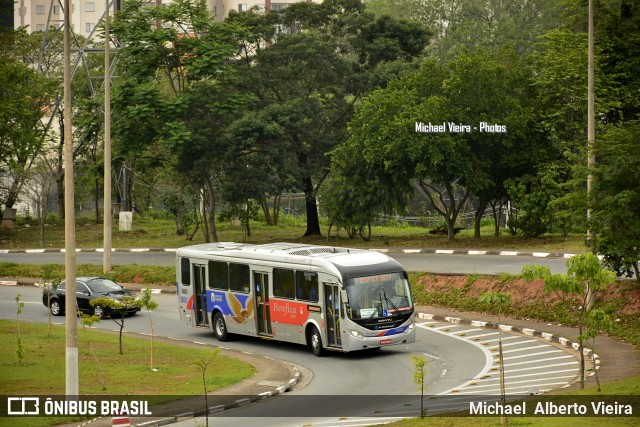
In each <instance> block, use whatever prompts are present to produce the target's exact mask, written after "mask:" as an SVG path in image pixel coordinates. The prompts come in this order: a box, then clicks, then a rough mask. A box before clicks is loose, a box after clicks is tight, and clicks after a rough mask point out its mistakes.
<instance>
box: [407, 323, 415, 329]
mask: <svg viewBox="0 0 640 427" xmlns="http://www.w3.org/2000/svg"><path fill="white" fill-rule="evenodd" d="M415 327H416V324H415V323H410V324H409V327H408V328H407V330H408V331H410V330H412V329H413V328H415Z"/></svg>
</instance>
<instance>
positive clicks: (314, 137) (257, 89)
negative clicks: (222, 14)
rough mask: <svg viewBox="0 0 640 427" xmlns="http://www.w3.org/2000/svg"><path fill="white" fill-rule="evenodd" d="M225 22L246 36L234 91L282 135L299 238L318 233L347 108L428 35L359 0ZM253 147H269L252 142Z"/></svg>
mask: <svg viewBox="0 0 640 427" xmlns="http://www.w3.org/2000/svg"><path fill="white" fill-rule="evenodd" d="M229 21H231V22H237V23H242V24H243V25H245V26H248V31H249V33H250V35H249V36H247V37H246V39H245V41H244V44H243V45H242V47H241V50H240V51H241V53H242V54H243V56H242V58H241V60H239V61H238V62H237V63H236V66H237V70H238V75H239V76H241V77H242V79H241V81H240V84H239V85H238V86H237V88H238V90H245V91H247V90H248V91H249V92H250V93H251V94H252V95H253V96H254V97H255V98H256V102H255V103H254V104H253V107H252V111H253V117H254V120H255V122H256V124H257V123H258V121H263V123H264V125H266V126H268V122H264V120H265V119H267V120H269V121H271V123H273V124H276V125H277V126H278V127H279V129H281V130H282V132H283V139H284V141H286V144H287V147H288V149H287V150H286V152H287V153H288V155H289V156H290V158H291V159H292V160H293V161H287V162H286V164H287V165H288V170H289V172H288V173H289V175H290V176H291V177H292V178H293V181H295V182H296V185H295V188H297V189H298V190H301V191H303V192H304V193H305V199H306V214H307V229H306V232H305V235H318V234H320V223H319V217H318V209H317V204H316V196H317V190H318V188H319V187H320V185H321V184H322V183H323V182H324V180H325V178H326V176H327V174H328V171H329V159H328V158H327V156H326V153H327V152H329V151H331V150H332V149H333V148H334V147H336V146H337V145H338V144H340V143H341V142H343V141H344V140H345V139H346V125H347V122H348V120H349V119H350V118H351V117H352V115H353V107H354V104H355V103H356V102H357V101H358V100H359V99H360V98H361V96H362V95H363V94H365V93H367V92H368V91H370V90H371V89H372V85H373V84H374V82H376V83H377V84H385V82H386V77H385V76H388V70H389V68H388V67H390V66H391V65H390V64H396V65H398V66H400V67H401V66H402V64H409V63H411V61H412V59H413V58H414V57H416V56H417V55H419V54H420V53H421V52H422V50H423V49H424V47H425V45H426V43H427V41H428V36H429V33H428V32H427V31H426V29H424V28H423V27H422V26H421V25H419V24H416V23H410V22H407V21H401V20H397V19H392V18H389V17H382V18H378V19H376V18H374V16H373V15H372V14H369V13H366V12H365V11H364V6H363V4H362V2H361V1H360V0H327V1H325V2H323V3H322V4H311V3H296V4H293V5H291V6H289V7H288V8H286V9H284V10H282V11H272V12H271V13H269V14H267V15H264V16H259V15H257V14H255V13H254V12H252V11H249V12H244V13H239V14H232V15H231V16H230V18H229ZM273 25H275V26H276V28H279V29H280V31H279V32H278V33H274V32H273V31H272V29H271V28H273V27H272V26H273ZM265 45H268V47H267V48H264V47H263V46H265ZM259 113H260V114H259ZM242 120H245V121H246V120H247V118H246V117H245V118H243V119H242ZM232 129H235V131H238V130H239V128H238V127H234V128H232ZM255 144H257V145H265V144H270V142H269V141H268V140H264V139H260V138H258V139H255ZM290 181H292V180H290ZM273 191H275V193H271V194H270V195H271V196H276V197H277V196H278V194H277V191H278V189H277V188H274V189H273Z"/></svg>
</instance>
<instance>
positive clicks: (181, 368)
mask: <svg viewBox="0 0 640 427" xmlns="http://www.w3.org/2000/svg"><path fill="white" fill-rule="evenodd" d="M19 328H20V337H21V342H22V348H23V354H24V357H23V359H22V362H21V363H18V360H17V356H16V351H17V349H18V341H17V336H18V335H17V332H18V324H17V323H16V322H14V321H7V320H0V337H2V341H3V342H4V343H5V344H4V346H3V347H4V349H5V351H2V352H0V366H1V372H2V374H1V375H0V389H1V390H2V391H3V394H11V395H57V396H60V395H64V394H65V369H64V366H65V329H64V326H55V325H54V326H52V329H51V336H48V335H47V325H39V324H33V323H25V322H20V324H19ZM78 351H79V354H78V363H79V372H80V393H81V394H82V395H99V394H102V395H127V394H131V393H135V394H136V395H158V396H159V398H158V400H159V401H162V397H161V396H162V395H172V396H174V395H186V396H190V395H191V396H193V395H202V393H203V384H202V371H201V370H200V368H198V367H197V365H196V362H197V361H198V360H202V359H203V358H206V355H207V353H206V351H207V350H205V349H202V350H200V349H194V348H193V347H187V346H181V345H175V344H166V343H162V342H158V341H157V340H156V342H155V343H154V368H155V369H156V370H155V371H153V370H151V366H150V341H149V340H147V339H141V338H132V337H128V336H124V337H123V353H124V354H123V355H120V354H119V351H118V335H117V334H112V333H104V332H97V331H94V330H82V329H80V330H78ZM208 351H209V352H210V350H208ZM209 354H210V353H209ZM100 369H102V370H103V373H101V372H100ZM253 374H254V368H253V366H251V365H249V364H247V363H245V362H242V361H240V360H237V359H234V358H229V357H225V356H222V355H217V356H216V357H215V359H214V361H213V362H212V364H211V365H210V367H209V368H208V369H207V389H208V390H210V391H213V390H216V389H219V388H222V387H225V386H228V385H230V384H234V383H236V382H239V381H241V380H243V379H245V378H248V377H250V376H251V375H253ZM8 421H10V423H8V424H7V423H5V422H8ZM22 421H24V422H23V423H22V424H20V422H22ZM55 421H56V422H57V423H59V422H61V421H62V419H61V418H56V419H55ZM51 422H52V419H48V418H23V419H19V418H11V420H7V419H4V420H3V419H0V425H12V426H13V425H24V426H38V425H50V424H51Z"/></svg>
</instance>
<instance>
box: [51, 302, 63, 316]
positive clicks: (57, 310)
mask: <svg viewBox="0 0 640 427" xmlns="http://www.w3.org/2000/svg"><path fill="white" fill-rule="evenodd" d="M49 310H51V314H53V315H54V316H62V314H63V310H62V306H61V305H60V301H58V300H57V299H52V300H51V302H50V303H49Z"/></svg>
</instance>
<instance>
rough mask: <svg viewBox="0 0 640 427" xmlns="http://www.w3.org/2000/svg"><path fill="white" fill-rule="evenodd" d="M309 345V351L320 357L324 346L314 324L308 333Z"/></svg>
mask: <svg viewBox="0 0 640 427" xmlns="http://www.w3.org/2000/svg"><path fill="white" fill-rule="evenodd" d="M309 347H311V351H312V352H313V354H315V355H316V356H318V357H321V356H323V355H324V348H322V336H321V335H320V331H319V330H318V328H316V327H315V326H314V327H313V329H312V330H311V334H310V335H309Z"/></svg>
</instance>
